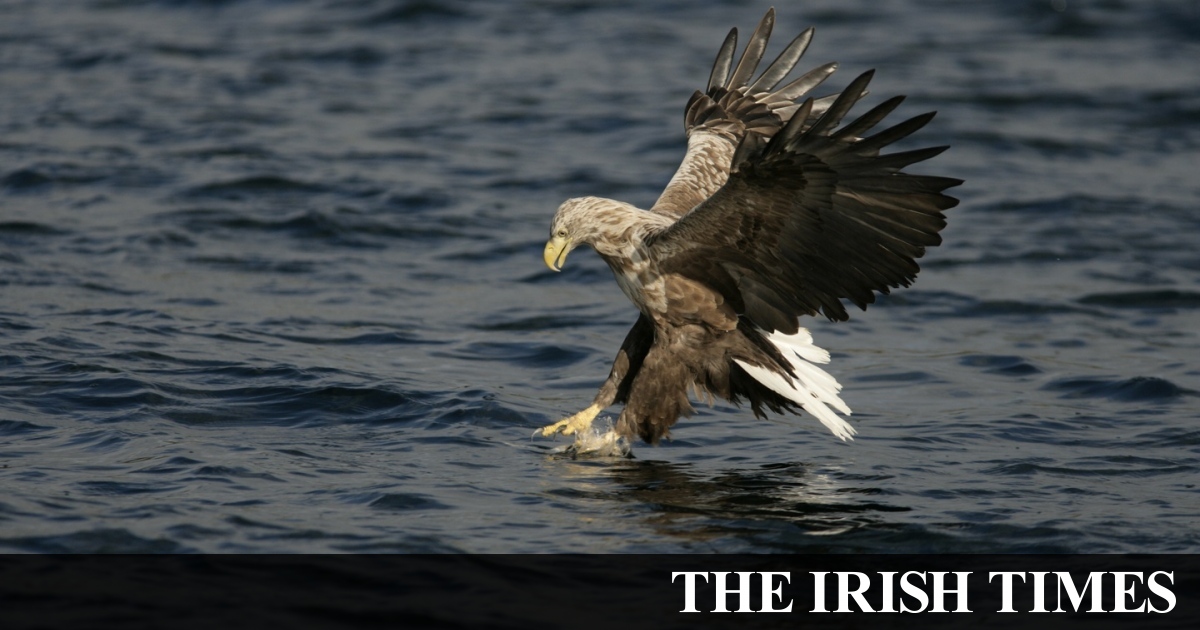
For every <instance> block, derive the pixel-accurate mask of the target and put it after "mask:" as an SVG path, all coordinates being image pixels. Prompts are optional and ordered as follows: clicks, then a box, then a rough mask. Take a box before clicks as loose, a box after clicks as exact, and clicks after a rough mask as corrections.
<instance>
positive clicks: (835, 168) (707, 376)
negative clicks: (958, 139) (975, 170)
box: [541, 9, 962, 443]
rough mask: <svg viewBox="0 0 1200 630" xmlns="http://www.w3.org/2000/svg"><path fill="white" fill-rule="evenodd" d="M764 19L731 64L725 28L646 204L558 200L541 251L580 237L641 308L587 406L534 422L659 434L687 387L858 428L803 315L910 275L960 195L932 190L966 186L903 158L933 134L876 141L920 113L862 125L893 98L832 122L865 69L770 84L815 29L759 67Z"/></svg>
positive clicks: (575, 429) (900, 131) (902, 131)
mask: <svg viewBox="0 0 1200 630" xmlns="http://www.w3.org/2000/svg"><path fill="white" fill-rule="evenodd" d="M774 21H775V13H774V9H772V10H770V11H768V12H767V14H766V16H764V17H763V19H762V21H761V22H760V23H759V25H758V28H757V29H755V31H754V33H753V34H752V35H751V37H750V41H749V43H748V44H747V46H746V50H745V51H744V52H743V54H742V57H741V59H740V60H739V61H738V63H737V65H736V66H734V64H733V59H734V56H735V55H734V53H735V49H736V46H737V29H734V30H732V31H730V33H729V36H728V37H727V38H726V39H725V42H724V44H723V45H722V46H721V50H720V52H719V53H718V55H717V60H716V63H715V64H714V67H713V70H712V73H711V75H710V78H709V82H708V87H707V89H706V91H704V92H699V91H697V92H696V93H695V94H694V95H693V96H692V98H691V100H690V101H689V102H688V105H687V108H686V110H685V118H684V120H685V124H686V127H687V133H688V151H687V154H686V156H685V157H684V160H683V163H682V164H681V165H680V167H679V170H678V171H677V172H676V173H675V176H674V177H672V179H671V181H670V183H669V184H668V185H667V187H666V190H664V191H663V193H662V196H661V197H659V199H658V201H657V202H656V203H655V204H654V206H653V207H651V208H650V210H648V211H647V210H641V209H638V208H636V207H634V206H631V205H629V204H626V203H622V202H619V201H613V200H609V199H599V198H595V197H584V198H580V199H570V200H568V201H567V202H565V203H564V204H563V205H562V206H561V207H559V209H558V212H557V213H555V215H554V220H553V223H552V226H551V232H550V234H551V237H550V241H549V242H548V243H547V244H546V251H545V260H546V264H547V265H549V266H550V267H551V268H552V269H555V270H558V269H560V268H561V266H562V264H563V262H564V261H565V259H566V255H567V253H569V252H570V251H571V249H573V248H574V247H576V246H578V245H580V244H586V245H590V246H592V247H593V248H594V249H595V250H596V252H597V253H599V255H600V256H601V258H603V259H604V261H605V262H606V263H607V264H608V266H609V267H610V268H611V269H612V271H613V275H614V276H615V277H616V279H617V283H618V284H619V285H620V286H621V289H622V291H624V293H625V295H627V296H628V297H629V299H630V300H631V301H632V302H633V303H634V304H635V305H636V306H637V308H638V310H639V311H640V316H639V317H638V320H637V322H636V323H635V324H634V326H633V328H632V329H631V330H630V331H629V334H628V335H627V336H626V338H625V341H624V343H622V344H621V349H620V351H619V352H618V353H617V357H616V360H615V361H614V363H613V368H612V371H611V373H610V374H609V377H608V379H607V380H606V381H605V382H604V384H603V385H602V386H601V387H600V391H599V392H598V393H597V395H596V398H595V400H594V401H593V404H592V406H590V407H589V408H588V409H586V410H584V411H582V412H580V413H578V414H575V415H574V416H572V417H570V418H567V419H565V420H562V421H560V422H558V423H555V424H552V425H550V426H547V427H545V428H543V429H542V430H541V433H542V434H543V435H553V434H555V433H558V432H562V433H564V434H567V435H570V434H573V433H579V432H582V431H583V430H584V429H586V428H587V427H589V426H590V424H591V422H592V420H593V419H594V418H595V416H596V415H597V414H598V413H599V412H600V411H602V410H603V409H604V408H606V407H608V406H610V405H613V404H618V403H623V404H624V405H625V407H624V409H623V410H622V411H621V415H620V417H619V418H618V420H617V423H616V428H615V430H616V432H617V433H618V434H620V435H621V436H623V437H629V438H631V437H633V436H635V435H636V436H639V437H641V438H642V439H643V440H645V441H647V442H651V443H654V442H657V441H658V440H659V439H660V438H661V437H663V436H665V435H667V434H668V430H669V429H670V428H671V426H672V425H674V424H675V422H676V421H677V420H678V418H679V417H680V416H689V415H691V413H692V412H693V409H692V406H691V403H690V401H689V398H688V392H689V390H692V389H695V390H696V391H698V392H699V394H700V395H701V396H702V397H706V398H710V399H711V398H712V397H714V396H715V397H720V398H724V399H726V400H729V401H731V402H733V403H740V402H742V401H747V402H749V404H750V407H751V409H752V410H753V412H754V414H755V415H756V416H759V417H764V416H765V413H766V411H767V410H770V411H772V412H775V413H783V412H786V411H790V412H798V411H799V410H800V409H805V410H807V411H809V412H810V413H811V414H812V415H814V416H815V417H816V418H817V419H818V420H820V421H821V422H822V424H824V425H825V426H826V427H828V428H829V429H830V430H831V431H832V432H833V433H834V435H836V436H838V437H840V438H842V439H848V438H850V437H851V436H852V435H853V434H854V433H855V430H854V428H853V427H851V426H850V424H849V423H848V422H846V421H845V420H844V419H843V418H841V417H840V416H838V415H837V413H835V411H838V412H841V413H843V414H846V415H849V413H850V409H849V407H847V406H846V404H845V403H844V402H842V400H841V398H840V397H839V396H838V393H839V391H840V390H841V386H840V385H839V384H838V383H837V381H836V380H835V379H834V378H833V377H832V376H830V375H829V374H827V373H826V372H825V371H824V370H822V369H820V368H819V367H817V365H816V364H818V363H827V362H828V360H829V355H828V353H826V352H825V351H824V350H822V349H820V348H818V347H816V346H815V345H813V344H812V338H811V336H810V335H809V334H808V331H807V330H805V329H804V328H801V327H800V325H799V319H798V317H799V316H801V315H817V314H818V313H820V314H823V315H825V316H826V317H828V318H829V319H831V320H837V321H841V320H846V319H848V318H849V315H848V314H847V312H846V308H845V306H844V305H843V303H842V300H848V301H849V302H850V303H852V304H854V305H856V306H858V307H859V308H862V309H865V308H866V307H867V305H868V304H871V303H872V302H874V301H875V292H876V291H879V292H881V293H887V292H888V291H889V290H890V289H891V288H895V287H901V286H908V285H909V284H910V283H911V282H912V281H913V279H914V278H915V277H916V275H917V272H918V271H919V267H918V266H917V263H916V259H917V258H920V257H921V256H923V255H924V253H925V248H927V247H932V246H935V245H937V244H939V243H940V242H941V237H940V236H939V235H938V232H939V231H940V230H941V229H942V228H943V227H944V226H945V217H944V215H943V214H942V211H944V210H947V209H949V208H952V207H954V206H955V205H957V203H958V200H956V199H954V198H953V197H949V196H947V195H945V194H943V191H944V190H946V189H947V188H950V187H952V186H956V185H958V184H960V183H962V182H961V180H957V179H950V178H945V177H931V176H925V175H911V174H907V173H903V172H902V169H903V168H904V167H906V166H909V165H911V164H913V163H916V162H920V161H923V160H926V159H929V158H931V157H934V156H935V155H937V154H939V153H941V152H942V151H943V150H945V148H946V147H934V148H928V149H918V150H912V151H904V152H898V153H890V154H881V153H880V150H881V149H883V148H884V147H886V146H887V145H890V144H892V143H893V142H896V141H897V140H900V139H902V138H904V137H906V136H908V135H910V134H912V133H913V132H915V131H917V130H918V129H920V128H921V127H923V126H924V125H925V124H926V123H928V122H929V120H930V119H932V118H933V114H932V113H928V114H923V115H920V116H917V117H915V118H911V119H909V120H906V121H904V122H902V123H900V124H897V125H895V126H893V127H890V128H888V129H885V130H883V131H879V132H877V133H874V134H873V135H867V134H868V133H869V132H870V131H871V130H872V129H873V128H874V127H875V126H876V125H877V124H878V123H880V122H881V121H882V120H883V119H884V117H886V116H887V115H888V114H889V113H891V112H892V110H894V109H895V108H896V107H897V106H898V105H899V104H900V102H901V101H902V100H903V99H904V97H902V96H897V97H894V98H891V99H888V100H886V101H884V102H883V103H881V104H880V105H878V106H876V107H875V108H873V109H871V110H870V111H868V112H867V113H865V114H863V115H862V116H860V117H859V118H858V119H856V120H854V121H853V122H851V123H849V124H846V125H844V126H839V125H841V122H842V119H843V118H844V117H845V116H846V114H847V113H848V112H849V110H850V108H851V107H852V106H853V105H854V104H855V103H856V102H857V101H858V100H859V99H860V98H861V97H862V96H863V95H865V93H866V87H867V83H868V82H869V81H870V79H871V76H872V72H867V73H864V74H862V75H860V76H859V77H858V78H856V79H855V80H853V81H852V82H851V83H850V85H849V86H847V88H846V89H845V90H844V91H842V92H841V93H840V94H834V95H831V96H827V97H824V98H819V99H813V98H809V97H807V94H808V93H809V92H810V91H811V90H812V89H813V88H815V87H816V86H817V85H819V84H820V83H821V82H822V81H824V80H825V79H826V78H827V77H828V76H829V75H830V74H832V72H833V70H834V69H835V64H826V65H823V66H820V67H818V68H817V69H815V70H813V71H811V72H809V73H807V74H805V75H803V76H801V77H800V78H798V79H795V80H793V81H791V82H789V83H787V84H786V85H784V86H783V87H779V88H777V86H778V85H779V84H780V83H781V82H782V80H783V79H784V78H785V77H786V76H787V75H788V74H789V73H790V72H791V70H792V69H793V67H794V66H795V64H796V63H797V61H798V60H799V59H800V56H801V55H802V54H803V53H804V51H805V49H806V48H807V47H808V44H809V42H810V41H811V39H812V34H813V30H812V29H808V30H806V31H805V32H804V33H801V34H800V35H799V36H798V37H796V38H795V39H794V40H793V41H792V42H791V44H789V45H788V46H787V47H786V48H785V50H784V51H783V52H782V53H780V55H779V57H778V58H777V59H776V60H775V61H774V62H772V63H771V64H770V65H769V66H768V67H767V69H765V70H764V71H763V72H762V74H760V75H759V76H758V78H757V79H754V74H755V72H756V70H757V68H758V65H759V63H760V61H761V60H762V57H763V52H764V50H765V48H766V44H767V40H768V38H769V37H770V34H771V29H772V27H773V25H774ZM801 98H804V100H802V101H800V102H797V101H798V99H801Z"/></svg>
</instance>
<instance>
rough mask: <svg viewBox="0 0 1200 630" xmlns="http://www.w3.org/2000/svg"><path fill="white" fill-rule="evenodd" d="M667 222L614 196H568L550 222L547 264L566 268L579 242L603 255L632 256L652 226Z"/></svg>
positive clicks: (554, 267) (557, 269) (554, 268)
mask: <svg viewBox="0 0 1200 630" xmlns="http://www.w3.org/2000/svg"><path fill="white" fill-rule="evenodd" d="M663 222H664V219H663V218H662V217H659V216H658V215H655V214H653V213H650V212H646V211H645V210H639V209H638V208H636V207H634V206H632V205H630V204H627V203H624V202H620V201H613V200H612V199H603V198H601V197H577V198H575V199H568V200H566V201H564V202H563V204H562V205H561V206H559V207H558V211H557V212H555V213H554V220H553V221H551V222H550V240H548V241H546V249H545V251H544V252H543V260H545V261H546V266H547V267H549V268H551V269H553V270H554V271H562V267H563V263H564V262H566V260H567V254H569V253H570V252H571V250H572V249H575V247H576V246H578V245H591V246H592V247H593V248H594V249H595V250H596V251H597V252H599V253H600V255H601V256H605V257H609V258H628V257H629V256H630V254H631V252H632V250H633V249H635V248H637V247H639V246H640V245H641V242H642V239H643V238H644V237H645V236H646V234H647V233H648V231H649V230H651V229H653V228H655V227H658V228H662V227H665V225H659V224H660V223H663ZM667 223H669V222H667Z"/></svg>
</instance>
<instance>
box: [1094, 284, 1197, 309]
mask: <svg viewBox="0 0 1200 630" xmlns="http://www.w3.org/2000/svg"><path fill="white" fill-rule="evenodd" d="M1079 303H1080V304H1086V305H1088V306H1104V307H1108V308H1152V309H1164V308H1169V309H1175V308H1200V293H1196V292H1194V291H1178V290H1174V289H1164V290H1160V291H1124V292H1118V293H1092V294H1090V295H1085V296H1084V297H1082V298H1079Z"/></svg>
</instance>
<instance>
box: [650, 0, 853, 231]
mask: <svg viewBox="0 0 1200 630" xmlns="http://www.w3.org/2000/svg"><path fill="white" fill-rule="evenodd" d="M774 25H775V9H771V10H769V11H767V14H766V15H764V16H763V19H762V21H760V22H759V23H758V27H757V28H756V29H754V33H753V34H751V35H750V40H749V42H748V43H747V44H746V49H745V51H743V53H742V58H741V60H740V61H738V63H737V66H736V67H734V65H733V57H734V53H735V52H736V48H737V29H736V28H735V29H733V30H731V31H729V35H728V36H727V37H726V38H725V43H724V44H723V45H722V46H721V51H720V52H719V53H717V59H716V62H715V63H714V64H713V69H712V73H711V74H710V75H709V79H708V87H707V88H705V91H704V92H703V93H702V92H700V91H699V90H697V91H696V93H695V94H693V95H692V98H691V100H689V101H688V104H687V108H686V110H685V113H684V124H685V126H686V128H687V133H688V150H687V154H686V155H685V156H684V158H683V163H682V164H680V165H679V169H678V170H677V171H676V172H675V175H674V177H672V178H671V181H670V183H669V184H667V188H666V190H664V191H663V193H662V195H661V196H660V197H659V198H658V201H657V202H655V204H654V206H653V207H652V208H650V210H651V211H652V212H657V213H660V214H665V215H668V216H671V217H673V218H678V217H681V216H683V215H684V214H687V212H688V211H689V210H691V209H692V208H694V207H696V205H698V204H700V203H701V202H703V201H704V200H705V199H708V198H709V196H711V195H712V194H713V193H715V192H716V191H717V190H718V189H719V188H720V187H721V186H722V185H723V184H724V183H725V181H726V179H727V178H728V177H729V172H730V164H731V162H732V160H733V156H734V152H735V150H736V149H737V147H738V145H739V144H741V143H742V142H743V141H744V139H745V138H746V137H747V136H750V137H751V139H750V141H749V142H750V143H752V144H757V145H761V144H763V143H765V142H766V141H767V140H768V139H770V138H771V136H773V135H775V133H776V132H778V131H779V130H780V129H782V128H783V126H784V125H785V124H786V123H787V122H788V121H789V120H790V119H791V117H792V115H793V114H794V113H795V112H796V111H798V110H799V108H800V106H799V105H798V104H796V99H798V98H800V97H802V96H804V95H806V94H808V92H810V91H811V90H812V89H813V88H815V87H817V86H818V85H820V84H821V82H822V81H824V80H825V79H826V78H827V77H828V76H829V75H830V74H832V73H833V71H834V69H836V68H837V64H835V63H827V64H825V65H823V66H820V67H818V68H816V69H814V70H812V71H810V72H808V73H807V74H805V75H804V76H801V77H800V78H798V79H796V80H794V81H791V82H789V83H787V84H786V85H784V86H783V87H782V88H779V89H775V88H776V86H778V85H779V83H780V82H782V81H783V79H784V78H785V77H786V76H787V75H788V74H789V73H790V72H791V71H792V69H793V68H794V67H795V66H796V63H797V62H798V61H799V60H800V56H801V55H803V54H804V51H805V50H806V49H807V48H808V44H809V42H810V41H812V35H813V29H811V28H810V29H808V30H806V31H804V32H803V33H801V34H800V35H798V36H797V37H796V38H795V39H793V40H792V42H791V43H790V44H788V46H787V48H785V49H784V50H783V52H782V53H780V54H779V56H778V57H777V58H776V59H775V61H773V62H772V63H771V65H769V66H768V67H767V69H766V70H764V71H763V73H762V74H761V75H759V77H758V78H757V79H754V80H753V81H751V79H753V78H754V73H755V71H756V70H757V69H758V66H759V63H760V62H761V61H762V58H763V53H764V52H765V51H766V48H767V40H768V39H770V37H771V29H772V28H773V27H774ZM837 96H838V95H837V94H833V95H830V96H827V97H824V98H821V99H817V100H815V101H814V103H813V106H812V109H811V110H810V111H809V112H808V116H810V117H815V116H819V115H820V114H821V113H822V112H823V111H824V110H825V109H826V108H828V107H829V106H830V105H831V104H832V103H833V101H834V99H835V98H836V97H837Z"/></svg>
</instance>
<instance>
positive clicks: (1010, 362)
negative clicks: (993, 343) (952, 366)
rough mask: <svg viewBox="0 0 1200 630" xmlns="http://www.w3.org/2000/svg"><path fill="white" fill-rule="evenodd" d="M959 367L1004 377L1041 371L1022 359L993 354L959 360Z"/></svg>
mask: <svg viewBox="0 0 1200 630" xmlns="http://www.w3.org/2000/svg"><path fill="white" fill-rule="evenodd" d="M959 364H960V365H964V366H966V367H973V368H982V369H983V371H984V372H987V373H989V374H1003V375H1005V376H1029V375H1031V374H1039V373H1041V370H1040V369H1038V368H1037V366H1035V365H1033V364H1032V363H1030V362H1029V361H1027V360H1025V359H1024V358H1023V357H1019V356H1010V355H993V354H972V355H968V356H965V357H963V358H962V359H960V360H959Z"/></svg>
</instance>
